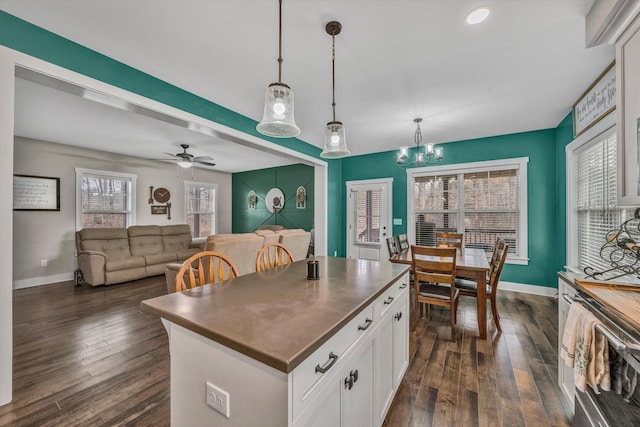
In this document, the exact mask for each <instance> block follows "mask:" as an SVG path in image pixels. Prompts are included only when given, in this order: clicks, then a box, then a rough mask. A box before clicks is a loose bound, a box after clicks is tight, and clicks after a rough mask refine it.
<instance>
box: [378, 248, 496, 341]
mask: <svg viewBox="0 0 640 427" xmlns="http://www.w3.org/2000/svg"><path fill="white" fill-rule="evenodd" d="M389 261H390V262H392V263H396V264H408V265H411V248H409V249H407V250H405V251H403V252H400V253H397V254H395V255H393V256H391V257H389ZM488 272H489V261H487V255H486V253H485V251H484V250H482V249H477V248H462V249H458V251H457V253H456V277H461V278H465V279H472V280H475V281H476V282H477V283H478V298H477V312H478V332H479V335H480V338H481V339H486V338H487V273H488ZM415 301H416V302H415V305H416V307H414V312H417V311H415V310H416V308H417V299H416V300H415Z"/></svg>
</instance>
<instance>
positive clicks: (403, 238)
mask: <svg viewBox="0 0 640 427" xmlns="http://www.w3.org/2000/svg"><path fill="white" fill-rule="evenodd" d="M407 249H409V239H407V235H406V234H398V251H399V252H404V251H406V250H407Z"/></svg>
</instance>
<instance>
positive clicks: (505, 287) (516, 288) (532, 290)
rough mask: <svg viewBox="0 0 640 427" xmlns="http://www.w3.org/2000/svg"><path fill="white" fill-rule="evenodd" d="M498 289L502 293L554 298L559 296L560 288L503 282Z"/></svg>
mask: <svg viewBox="0 0 640 427" xmlns="http://www.w3.org/2000/svg"><path fill="white" fill-rule="evenodd" d="M498 289H499V290H501V291H513V292H522V293H524V294H533V295H542V296H546V297H554V296H556V295H558V288H550V287H548V286H536V285H527V284H524V283H514V282H503V281H502V280H501V281H500V285H499V287H498Z"/></svg>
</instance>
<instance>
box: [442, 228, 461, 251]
mask: <svg viewBox="0 0 640 427" xmlns="http://www.w3.org/2000/svg"><path fill="white" fill-rule="evenodd" d="M436 246H437V247H440V248H458V249H462V246H463V235H462V234H461V233H445V232H442V231H439V232H437V233H436Z"/></svg>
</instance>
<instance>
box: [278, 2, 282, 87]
mask: <svg viewBox="0 0 640 427" xmlns="http://www.w3.org/2000/svg"><path fill="white" fill-rule="evenodd" d="M279 3H280V10H279V15H280V20H279V24H278V34H279V36H278V83H282V0H280V1H279Z"/></svg>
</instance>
